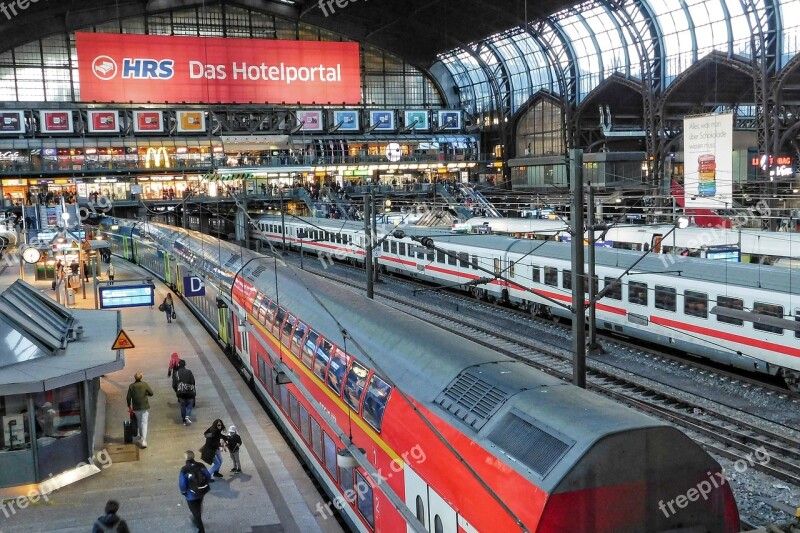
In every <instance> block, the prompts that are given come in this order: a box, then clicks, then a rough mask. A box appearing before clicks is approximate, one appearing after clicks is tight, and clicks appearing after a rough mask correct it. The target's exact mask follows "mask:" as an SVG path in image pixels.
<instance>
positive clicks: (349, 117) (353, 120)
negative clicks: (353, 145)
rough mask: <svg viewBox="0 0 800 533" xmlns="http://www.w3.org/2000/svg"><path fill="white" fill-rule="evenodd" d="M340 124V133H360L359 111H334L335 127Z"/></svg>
mask: <svg viewBox="0 0 800 533" xmlns="http://www.w3.org/2000/svg"><path fill="white" fill-rule="evenodd" d="M340 122H341V126H339V131H358V111H349V110H348V111H334V112H333V123H334V125H336V124H339V123H340Z"/></svg>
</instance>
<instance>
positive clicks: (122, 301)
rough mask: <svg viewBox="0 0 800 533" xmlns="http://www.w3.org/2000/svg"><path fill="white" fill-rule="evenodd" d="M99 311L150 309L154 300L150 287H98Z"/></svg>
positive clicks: (152, 288)
mask: <svg viewBox="0 0 800 533" xmlns="http://www.w3.org/2000/svg"><path fill="white" fill-rule="evenodd" d="M98 291H99V293H100V309H112V308H117V307H151V306H152V305H153V302H154V298H155V287H153V286H152V285H110V286H108V287H100V288H99V289H98Z"/></svg>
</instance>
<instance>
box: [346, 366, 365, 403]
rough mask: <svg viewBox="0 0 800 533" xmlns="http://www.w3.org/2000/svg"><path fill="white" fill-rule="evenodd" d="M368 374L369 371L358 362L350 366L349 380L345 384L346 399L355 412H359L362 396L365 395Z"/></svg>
mask: <svg viewBox="0 0 800 533" xmlns="http://www.w3.org/2000/svg"><path fill="white" fill-rule="evenodd" d="M368 374H369V370H367V369H366V368H364V366H363V365H361V364H359V363H358V362H356V361H354V362H353V364H352V365H350V371H349V372H348V373H347V379H346V381H345V384H344V399H345V401H346V402H347V405H349V406H350V407H352V408H353V410H354V411H355V412H358V411H359V407H360V405H361V396H362V395H363V394H364V388H365V387H366V384H367V375H368Z"/></svg>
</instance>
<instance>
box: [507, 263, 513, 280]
mask: <svg viewBox="0 0 800 533" xmlns="http://www.w3.org/2000/svg"><path fill="white" fill-rule="evenodd" d="M508 277H509V278H513V277H514V261H509V262H508Z"/></svg>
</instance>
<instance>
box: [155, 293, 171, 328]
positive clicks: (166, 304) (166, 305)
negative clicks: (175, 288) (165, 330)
mask: <svg viewBox="0 0 800 533" xmlns="http://www.w3.org/2000/svg"><path fill="white" fill-rule="evenodd" d="M158 310H159V311H162V312H164V313H166V314H167V323H168V324H169V323H171V322H172V319H173V318H175V316H174V315H175V303H174V302H173V301H172V294H167V297H166V298H164V301H163V302H161V305H159V306H158Z"/></svg>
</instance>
